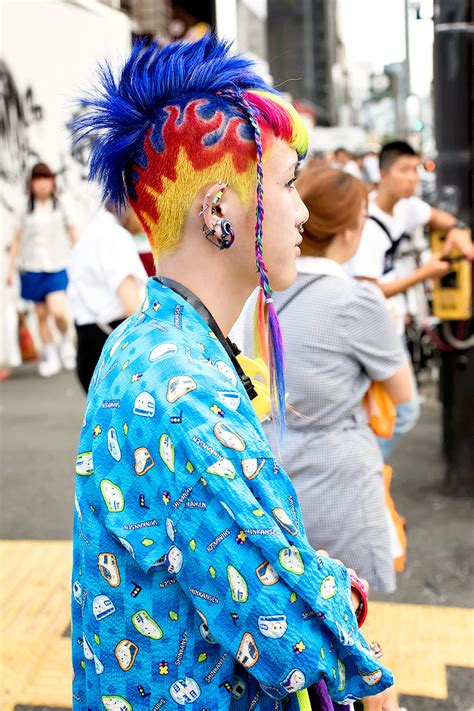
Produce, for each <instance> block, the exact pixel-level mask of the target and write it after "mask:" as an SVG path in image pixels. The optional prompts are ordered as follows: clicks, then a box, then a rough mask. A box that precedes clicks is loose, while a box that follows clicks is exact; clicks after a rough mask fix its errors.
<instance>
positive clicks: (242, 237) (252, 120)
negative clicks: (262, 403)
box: [72, 36, 396, 711]
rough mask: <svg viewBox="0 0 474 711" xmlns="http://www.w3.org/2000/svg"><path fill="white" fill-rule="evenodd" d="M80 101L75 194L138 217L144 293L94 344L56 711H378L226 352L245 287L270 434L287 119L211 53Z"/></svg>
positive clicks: (136, 61) (105, 77) (386, 684)
mask: <svg viewBox="0 0 474 711" xmlns="http://www.w3.org/2000/svg"><path fill="white" fill-rule="evenodd" d="M81 105H82V109H83V111H82V114H81V116H80V118H79V119H78V120H77V122H76V123H75V126H74V131H75V136H76V140H81V138H83V137H84V136H86V135H89V134H91V135H92V134H93V135H94V136H95V137H96V140H95V142H94V144H93V148H92V156H91V168H90V177H91V179H95V180H98V181H99V182H100V184H101V185H102V189H103V196H104V201H105V203H106V204H110V203H112V204H114V205H115V206H116V208H117V209H120V208H123V207H124V206H125V205H126V204H129V205H130V206H131V207H132V209H133V210H134V211H135V213H136V214H137V216H138V217H139V219H140V221H141V223H142V225H143V227H144V229H145V230H146V232H147V235H148V237H149V240H150V244H151V247H152V250H153V254H154V257H155V260H156V261H157V265H158V276H157V277H155V278H151V279H150V280H149V281H148V286H147V295H146V298H145V302H144V304H143V306H142V308H141V311H140V312H139V313H137V314H134V315H133V316H131V317H130V318H129V319H127V321H125V322H124V323H123V324H122V325H121V326H119V328H117V329H116V330H115V331H114V333H113V334H112V335H111V337H110V338H109V339H108V341H107V343H106V345H105V347H104V350H103V353H102V357H101V360H100V361H99V363H98V366H97V368H96V370H95V373H94V376H93V380H92V383H91V387H90V390H89V396H88V400H87V404H86V412H85V416H84V421H83V427H82V433H81V439H80V444H79V452H78V457H77V463H76V473H77V476H76V497H75V509H76V511H75V522H74V554H73V555H74V559H73V599H72V644H73V664H74V681H73V699H74V701H73V704H74V709H94V711H96V710H97V709H106V711H112V710H120V711H138V710H140V711H141V710H146V711H152V709H161V708H165V709H179V708H182V707H183V706H185V707H186V708H189V709H191V710H192V711H203V710H204V709H206V710H210V711H226V710H227V709H232V710H233V711H235V710H238V711H249V709H258V710H260V711H267V710H268V711H269V710H270V709H271V710H272V711H273V710H275V709H290V710H293V709H299V708H308V704H309V703H310V702H309V697H308V694H307V693H306V692H304V693H302V692H303V690H304V689H307V688H308V687H312V688H315V687H314V685H318V687H317V688H318V693H321V694H323V695H324V694H325V696H324V698H325V699H326V701H325V702H324V703H326V708H329V706H328V704H329V703H331V699H330V698H329V696H328V695H327V691H328V692H329V695H330V697H331V698H332V699H333V700H334V702H335V703H339V702H341V703H350V702H351V700H354V699H359V698H363V697H370V698H368V700H367V701H366V702H364V703H365V704H366V708H367V709H378V710H382V709H385V710H388V709H390V710H392V709H394V708H396V704H395V703H394V702H393V697H392V694H391V692H390V687H391V686H392V684H393V678H392V675H391V674H390V672H389V671H387V670H386V669H384V668H383V667H382V666H381V665H380V663H379V660H378V659H377V658H376V657H375V656H374V655H373V654H372V652H371V650H370V648H369V645H368V644H367V643H366V642H365V640H364V638H363V637H362V635H361V634H360V632H359V630H358V622H357V617H356V614H355V613H354V609H353V605H354V603H353V596H352V595H351V583H352V586H353V589H354V596H355V597H356V604H357V606H358V608H359V609H358V614H359V615H360V614H364V613H365V610H366V603H367V598H366V590H365V588H364V586H363V584H362V583H361V581H359V580H358V579H357V578H355V577H351V575H350V573H349V572H348V571H347V570H346V568H344V566H343V565H342V564H341V563H340V562H338V561H334V560H330V559H329V558H328V557H327V556H325V555H324V554H323V553H322V552H319V553H318V552H316V551H315V550H313V549H312V548H311V547H310V545H309V543H308V541H307V538H306V535H305V532H304V527H303V523H302V518H301V510H300V507H299V505H298V501H297V498H296V494H295V491H294V489H293V487H292V485H291V483H290V480H289V478H288V476H287V475H286V473H285V472H284V471H283V470H282V469H281V468H280V466H279V464H278V462H277V461H276V460H275V459H274V457H273V455H272V452H271V450H270V447H269V445H268V443H267V441H266V439H265V437H264V435H263V432H262V429H261V426H260V422H259V420H258V417H257V414H256V412H255V410H254V408H253V407H252V398H254V397H255V395H256V393H255V390H254V387H253V385H252V382H251V381H250V380H249V378H248V377H247V376H246V375H245V374H244V373H243V371H242V369H241V367H240V365H239V363H238V362H237V360H236V352H235V348H234V347H233V345H232V344H231V343H230V341H229V340H228V339H227V338H226V335H227V334H228V332H229V330H230V328H231V326H232V325H233V323H234V322H235V321H236V319H237V317H238V315H239V313H240V311H241V309H242V306H243V304H244V302H245V301H246V299H247V297H248V296H249V295H250V293H251V292H252V290H253V289H254V288H255V287H256V286H258V285H260V297H259V302H258V306H257V315H256V336H257V341H258V344H259V347H260V353H261V354H262V355H263V356H264V357H265V358H266V360H267V362H268V364H269V368H270V383H271V400H272V408H273V413H274V417H275V420H276V422H277V426H278V427H279V429H280V432H281V433H282V436H283V433H284V403H285V385H284V373H283V352H282V343H281V337H280V332H279V326H278V320H277V317H276V314H275V310H274V308H273V303H272V289H275V290H282V289H286V288H287V287H288V286H289V285H290V284H291V283H292V282H293V280H294V279H295V277H296V267H295V258H296V256H297V255H298V254H299V252H300V250H299V248H298V244H299V243H300V242H301V239H302V235H301V232H302V229H303V228H302V225H303V223H304V222H305V220H306V219H307V217H308V212H307V210H306V208H305V206H304V205H303V203H302V201H301V200H300V198H299V195H298V193H297V191H296V190H295V188H294V185H293V183H294V180H295V170H296V167H297V164H298V161H299V160H300V159H301V158H302V157H303V156H304V154H305V152H306V149H307V135H306V132H305V129H304V126H303V123H302V121H301V119H300V118H299V116H298V114H297V113H296V111H295V110H294V109H293V108H292V106H291V105H290V104H288V103H287V102H286V101H285V100H284V99H283V98H282V97H281V95H280V94H278V93H277V92H275V91H273V90H271V89H270V88H269V87H268V86H267V85H266V84H265V83H264V81H263V80H262V79H261V78H259V77H258V76H257V74H255V72H254V68H253V66H252V63H251V62H250V61H249V60H247V59H245V58H244V57H242V56H239V55H235V54H231V52H230V47H229V45H228V44H227V43H225V42H220V41H218V40H217V39H216V38H215V37H214V36H206V37H204V38H203V39H201V40H199V41H197V42H195V43H189V44H179V43H178V44H172V45H168V46H166V47H160V46H158V45H157V44H155V43H151V44H146V45H145V44H136V45H135V46H134V47H133V50H132V53H131V56H130V57H129V59H128V60H127V62H126V63H125V66H124V67H123V70H122V71H121V74H120V76H119V77H118V79H115V78H114V76H113V73H112V71H111V69H110V68H109V67H107V66H105V67H103V68H102V69H101V72H100V87H99V89H98V91H97V93H95V94H89V95H88V96H87V97H85V98H84V99H83V100H82V101H81ZM264 190H265V195H264ZM264 215H265V220H264ZM263 224H265V235H264V234H263ZM110 258H111V260H113V254H111V255H110ZM324 505H325V502H324V501H322V502H321V506H324ZM323 679H324V680H325V681H326V684H327V691H324V690H325V689H326V687H325V686H324V684H323V681H322V680H323Z"/></svg>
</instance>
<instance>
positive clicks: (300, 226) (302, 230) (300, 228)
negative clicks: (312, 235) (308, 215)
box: [298, 222, 304, 234]
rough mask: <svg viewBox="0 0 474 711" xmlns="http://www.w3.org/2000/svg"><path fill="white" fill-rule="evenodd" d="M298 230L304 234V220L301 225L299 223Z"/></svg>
mask: <svg viewBox="0 0 474 711" xmlns="http://www.w3.org/2000/svg"><path fill="white" fill-rule="evenodd" d="M298 232H300V233H301V234H303V232H304V222H302V223H301V225H298Z"/></svg>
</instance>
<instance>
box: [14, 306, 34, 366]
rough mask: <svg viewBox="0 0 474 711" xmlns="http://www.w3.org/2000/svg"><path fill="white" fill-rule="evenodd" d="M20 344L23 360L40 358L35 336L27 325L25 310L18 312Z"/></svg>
mask: <svg viewBox="0 0 474 711" xmlns="http://www.w3.org/2000/svg"><path fill="white" fill-rule="evenodd" d="M18 345H19V347H20V354H21V359H22V361H23V362H26V361H31V360H37V359H38V353H37V352H36V348H35V344H34V341H33V337H32V335H31V333H30V329H29V328H28V326H27V325H26V313H24V312H20V313H19V314H18Z"/></svg>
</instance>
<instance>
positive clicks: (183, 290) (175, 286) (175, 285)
mask: <svg viewBox="0 0 474 711" xmlns="http://www.w3.org/2000/svg"><path fill="white" fill-rule="evenodd" d="M154 279H155V280H156V281H159V282H160V283H161V284H163V285H164V286H166V287H168V289H171V290H172V291H174V292H175V293H176V294H179V296H181V298H182V299H184V301H186V302H187V303H188V304H189V305H190V306H191V307H192V308H193V309H194V310H195V311H197V313H198V314H199V315H200V317H201V318H202V319H203V321H205V322H206V323H207V325H208V326H209V328H210V329H211V331H212V332H213V334H214V335H215V337H216V338H217V340H218V341H219V343H220V344H221V346H222V347H223V348H224V350H225V352H226V353H227V355H228V356H229V358H230V360H231V361H232V365H233V366H234V368H235V371H236V373H237V375H238V376H239V378H240V380H241V381H242V385H243V386H244V388H245V391H246V393H247V395H248V396H249V398H250V400H253V399H254V398H256V397H257V394H258V393H257V391H256V390H255V388H254V386H253V383H252V381H251V380H250V378H249V377H248V375H246V374H245V373H244V371H243V370H242V368H241V366H240V364H239V362H238V360H237V356H238V355H240V350H239V348H238V347H237V346H236V344H235V343H233V342H232V341H231V340H230V338H226V337H225V336H224V334H223V333H222V331H221V329H220V328H219V326H218V325H217V322H216V320H215V318H214V316H213V315H212V314H211V312H210V311H209V309H208V308H207V306H205V305H204V304H203V303H202V301H201V299H200V298H199V297H198V296H196V294H194V293H193V292H192V291H191V290H190V289H188V288H187V287H186V286H184V285H183V284H180V283H179V282H178V281H175V280H174V279H168V277H163V276H161V277H154Z"/></svg>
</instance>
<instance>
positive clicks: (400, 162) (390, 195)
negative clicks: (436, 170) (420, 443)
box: [345, 141, 474, 458]
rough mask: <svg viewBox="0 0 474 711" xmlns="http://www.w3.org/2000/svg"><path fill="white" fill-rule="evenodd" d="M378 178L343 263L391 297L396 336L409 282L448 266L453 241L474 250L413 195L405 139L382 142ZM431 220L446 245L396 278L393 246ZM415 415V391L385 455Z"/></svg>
mask: <svg viewBox="0 0 474 711" xmlns="http://www.w3.org/2000/svg"><path fill="white" fill-rule="evenodd" d="M379 162H380V183H379V187H378V191H377V193H376V194H373V195H371V199H370V201H369V209H368V215H369V219H368V220H367V222H366V224H365V227H364V230H363V232H362V237H361V240H360V244H359V247H358V249H357V252H356V254H355V255H354V257H353V258H352V259H351V260H350V261H349V262H347V263H346V265H345V268H346V271H347V272H348V273H349V274H350V275H351V276H353V277H356V278H358V279H368V280H370V281H373V282H376V283H377V284H378V285H379V286H380V288H381V289H382V291H383V293H384V295H385V296H386V297H387V298H388V299H390V301H389V306H390V309H391V311H392V313H393V314H394V318H395V323H396V326H397V330H398V332H399V334H400V336H401V337H402V338H403V336H404V332H405V316H406V306H405V297H404V294H405V292H406V291H407V289H409V288H410V287H411V286H413V285H415V284H417V283H419V282H421V281H424V280H426V279H437V278H440V277H442V276H443V275H444V274H446V272H447V271H448V270H449V263H448V261H447V260H446V254H448V252H449V251H450V250H451V249H452V247H453V246H454V245H457V246H458V247H459V248H460V249H461V250H462V251H463V253H464V255H465V256H466V258H468V259H472V258H473V255H474V251H473V247H472V242H471V240H470V235H469V232H468V230H467V229H466V226H465V225H464V224H463V223H461V222H459V221H458V220H457V219H456V218H455V217H454V216H453V215H451V214H450V213H448V212H445V211H443V210H438V209H436V208H433V207H431V206H430V205H429V204H428V203H426V202H424V201H423V200H420V199H419V198H417V197H416V196H415V191H416V188H417V185H418V180H419V176H418V167H419V164H420V157H419V155H418V154H417V153H416V152H415V151H414V149H413V148H412V147H411V146H410V145H409V144H408V143H405V142H403V141H394V142H392V143H388V144H386V145H385V146H384V147H383V148H382V150H381V152H380V156H379ZM424 225H430V226H431V227H433V228H434V229H441V230H446V231H447V239H446V244H445V248H444V250H443V252H442V253H434V254H433V255H432V257H431V259H430V260H429V261H428V262H427V263H426V264H424V265H423V266H421V267H419V268H417V269H415V270H414V271H413V272H412V273H411V274H409V275H408V276H405V277H403V278H398V277H397V273H396V270H395V262H396V256H397V249H398V247H399V245H400V243H401V242H402V240H403V239H404V238H405V237H406V236H408V235H410V233H411V232H413V231H414V230H415V229H416V228H417V227H421V226H424ZM418 415H419V405H418V397H417V394H416V390H415V393H414V396H413V399H412V401H411V402H408V403H405V404H403V405H400V406H399V408H397V424H396V428H395V434H394V437H393V438H392V439H390V440H383V442H381V447H382V451H383V454H384V457H385V458H387V457H388V456H389V455H390V453H391V451H392V448H393V445H394V443H395V441H396V439H397V437H398V436H399V435H400V434H402V433H405V432H408V431H410V430H411V429H412V428H413V427H414V425H415V424H416V421H417V419H418Z"/></svg>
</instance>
